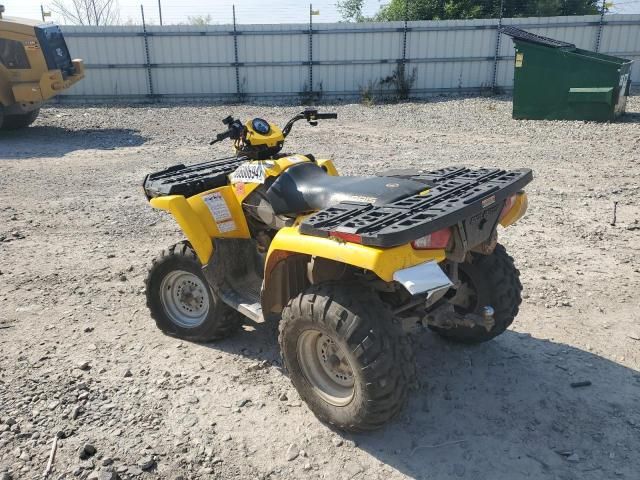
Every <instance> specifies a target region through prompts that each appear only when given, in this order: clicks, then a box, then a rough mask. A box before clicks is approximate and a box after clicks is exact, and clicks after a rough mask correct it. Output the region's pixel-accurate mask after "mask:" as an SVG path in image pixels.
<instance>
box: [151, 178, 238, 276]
mask: <svg viewBox="0 0 640 480" xmlns="http://www.w3.org/2000/svg"><path fill="white" fill-rule="evenodd" d="M149 203H151V206H152V207H153V208H157V209H158V210H164V211H166V212H169V213H170V214H171V215H173V218H175V220H176V222H177V223H178V225H179V226H180V228H181V229H182V231H183V232H184V235H185V236H186V237H187V240H189V242H190V243H191V246H192V247H193V249H194V250H195V252H196V255H197V256H198V259H199V260H200V262H201V263H202V264H203V265H206V264H207V263H208V262H209V259H210V258H211V255H212V254H213V241H212V240H213V239H214V238H249V227H248V226H247V221H246V219H245V217H244V212H243V211H242V205H241V204H240V203H239V202H238V200H237V197H236V195H235V193H234V191H233V188H232V187H230V186H225V187H220V188H215V189H213V190H208V191H206V192H203V193H200V194H198V195H194V196H193V197H189V198H185V197H184V196H182V195H168V196H165V197H156V198H152V199H151V200H150V202H149Z"/></svg>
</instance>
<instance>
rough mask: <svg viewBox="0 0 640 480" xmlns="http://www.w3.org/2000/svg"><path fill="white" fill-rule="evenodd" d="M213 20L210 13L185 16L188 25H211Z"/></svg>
mask: <svg viewBox="0 0 640 480" xmlns="http://www.w3.org/2000/svg"><path fill="white" fill-rule="evenodd" d="M212 20H213V18H211V15H209V14H207V15H196V16H194V17H187V24H189V25H198V26H200V27H201V26H203V25H211V21H212Z"/></svg>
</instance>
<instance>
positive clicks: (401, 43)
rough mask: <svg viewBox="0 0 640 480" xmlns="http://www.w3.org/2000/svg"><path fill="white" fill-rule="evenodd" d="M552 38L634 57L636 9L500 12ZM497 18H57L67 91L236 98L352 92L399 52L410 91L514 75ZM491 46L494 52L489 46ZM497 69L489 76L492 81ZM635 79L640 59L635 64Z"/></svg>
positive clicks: (638, 50)
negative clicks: (116, 21) (259, 21)
mask: <svg viewBox="0 0 640 480" xmlns="http://www.w3.org/2000/svg"><path fill="white" fill-rule="evenodd" d="M502 23H503V25H516V26H520V27H521V28H524V29H525V30H528V31H530V32H532V33H536V34H539V35H543V36H548V37H551V38H556V39H558V40H563V41H567V42H571V43H574V44H576V46H578V47H580V48H584V49H587V50H594V49H595V48H596V44H597V39H598V32H601V36H600V46H599V51H600V52H602V53H608V54H612V55H616V56H622V57H625V58H630V59H632V60H640V15H606V16H605V18H604V24H603V25H600V16H598V15H591V16H581V17H542V18H538V17H535V18H511V19H503V21H502ZM497 27H498V20H495V19H484V20H450V21H428V22H408V23H407V25H406V29H405V24H404V22H388V23H358V24H351V23H335V24H314V25H313V32H312V35H310V32H309V25H307V24H283V25H240V26H238V28H237V32H236V33H234V32H233V28H232V26H229V25H211V26H164V27H159V26H151V27H148V28H147V31H146V33H145V32H144V31H143V29H142V27H140V26H127V27H64V28H63V29H64V32H65V36H66V38H67V42H68V44H69V48H70V50H71V52H72V55H73V56H74V57H79V58H83V59H84V61H85V64H86V66H87V77H86V79H85V80H83V81H82V82H80V83H78V84H77V86H74V87H73V88H72V89H71V90H69V91H68V92H67V95H65V96H69V97H71V96H73V97H78V98H79V99H82V98H86V99H87V100H91V99H97V98H107V99H108V98H110V97H112V98H114V99H116V98H127V97H131V98H132V99H133V98H138V97H139V98H145V97H148V98H153V97H176V98H182V97H193V98H219V99H226V98H230V97H231V98H238V97H244V96H253V97H276V98H279V97H282V98H284V97H290V96H297V95H308V94H309V93H310V91H313V92H315V94H319V92H322V94H325V95H331V96H353V95H358V93H359V92H361V91H362V90H363V89H365V88H371V87H374V88H377V87H378V88H379V87H380V81H381V80H382V79H384V78H386V77H388V76H389V75H391V74H392V73H393V71H394V70H395V69H396V68H397V67H398V65H399V64H401V62H402V61H403V58H404V61H405V62H406V66H407V67H406V72H407V73H408V74H412V73H414V72H415V81H414V83H413V85H412V93H413V94H414V95H420V94H428V93H438V92H456V91H460V92H472V91H479V90H481V89H486V88H491V87H493V86H494V85H495V86H497V87H503V88H510V87H511V86H512V84H513V51H514V49H513V42H512V41H511V39H510V38H509V37H506V36H502V37H501V38H500V44H499V48H498V50H497V52H496V47H497V46H498V45H497V44H496V41H497V36H498V32H497ZM496 54H497V56H496ZM403 55H404V57H403ZM494 70H495V84H494ZM632 80H633V82H634V83H638V82H640V66H634V68H632Z"/></svg>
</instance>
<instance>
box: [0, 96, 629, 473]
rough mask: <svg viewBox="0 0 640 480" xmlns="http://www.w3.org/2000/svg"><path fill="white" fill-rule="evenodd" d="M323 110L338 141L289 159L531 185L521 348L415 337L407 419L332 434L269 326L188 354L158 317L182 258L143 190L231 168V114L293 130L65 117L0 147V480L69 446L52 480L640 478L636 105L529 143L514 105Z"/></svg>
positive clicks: (511, 237) (465, 101) (186, 115)
mask: <svg viewBox="0 0 640 480" xmlns="http://www.w3.org/2000/svg"><path fill="white" fill-rule="evenodd" d="M325 109H326V110H335V111H337V112H338V114H339V119H338V120H337V121H333V122H329V121H327V122H324V123H321V125H320V126H318V127H316V128H311V127H308V126H305V125H302V124H298V125H297V126H296V128H295V129H294V131H293V134H292V135H291V137H290V138H291V141H290V142H289V150H290V151H301V152H303V153H306V152H313V153H315V154H317V155H321V154H325V155H330V156H332V157H334V158H335V161H336V163H337V165H338V167H339V169H340V170H341V171H342V172H343V173H346V174H356V173H358V174H367V173H373V172H375V171H378V170H381V169H383V168H391V167H410V166H420V167H423V168H430V169H431V168H438V167H441V166H447V165H452V164H466V165H469V166H498V167H501V168H516V167H531V168H533V169H534V172H535V176H536V179H535V181H534V183H532V184H531V185H530V186H529V188H528V192H529V199H530V207H529V212H528V214H527V216H526V217H525V218H524V219H523V220H521V221H520V222H519V223H518V224H517V225H516V226H514V227H513V228H509V229H507V230H504V231H501V232H500V235H501V237H500V238H501V242H502V243H504V244H505V245H506V247H507V250H508V251H509V252H510V253H511V254H512V255H513V256H514V257H515V259H516V262H517V264H518V266H519V268H520V270H521V272H522V283H523V284H524V289H525V290H524V297H525V299H524V301H523V305H522V308H521V311H520V314H519V316H518V317H517V319H516V321H515V322H514V325H513V326H512V328H511V329H510V330H509V331H507V332H506V333H505V334H503V335H502V336H500V337H498V338H497V339H495V340H494V341H491V342H489V343H486V344H483V345H480V346H476V347H461V346H455V345H450V344H448V343H445V342H444V341H442V340H440V339H439V338H437V337H436V336H435V335H433V334H431V333H428V332H425V333H422V334H420V335H419V336H417V337H416V339H415V343H416V354H417V362H418V370H419V380H420V384H421V386H420V388H419V390H418V391H415V392H413V393H412V395H411V398H410V401H409V404H408V405H407V407H406V409H405V410H404V412H403V414H402V415H401V416H400V417H399V418H397V419H396V420H395V421H394V422H392V423H391V424H389V425H388V426H387V427H385V428H383V429H382V430H379V431H376V432H373V433H369V434H366V435H352V434H344V433H342V432H340V431H333V430H331V429H330V428H328V427H327V426H325V425H323V424H321V423H320V422H319V421H318V420H316V418H315V417H314V416H313V415H312V414H311V413H310V411H309V410H308V409H307V407H306V406H305V405H304V404H302V403H301V401H300V399H299V397H298V396H297V394H296V392H295V390H294V389H293V388H292V386H291V384H290V382H289V380H288V378H287V377H286V375H285V373H284V372H283V371H282V368H281V361H280V358H279V352H278V347H277V341H276V330H275V326H274V325H271V324H266V325H265V324H262V325H260V326H259V327H256V328H247V329H245V330H244V331H242V332H240V333H239V334H238V335H236V336H235V337H233V338H231V339H228V340H224V341H221V342H218V343H212V344H207V345H201V344H194V343H189V342H185V341H179V340H176V339H173V338H169V337H166V336H164V335H162V334H161V333H160V332H159V331H158V330H157V329H156V327H155V325H154V323H153V321H152V320H151V319H150V317H149V314H148V312H147V310H146V307H145V301H144V289H143V279H144V276H145V273H146V266H147V264H148V263H149V262H150V260H151V259H152V258H153V257H154V256H155V255H156V253H157V252H159V251H160V250H161V249H162V248H164V247H165V246H168V245H170V244H171V243H173V242H176V241H178V240H180V239H181V236H180V233H179V231H178V229H177V226H176V225H175V224H174V222H173V221H172V220H171V219H170V218H169V217H168V216H167V215H166V214H163V213H160V212H157V211H154V210H152V209H151V208H150V206H149V205H148V203H147V202H146V200H145V198H144V196H143V194H142V189H141V187H140V184H141V181H142V178H143V176H144V175H145V174H146V173H148V172H151V171H155V170H158V169H160V168H163V167H165V166H168V165H172V164H175V163H181V162H184V163H192V162H198V161H203V160H206V159H210V158H213V157H216V156H220V155H222V154H226V153H227V152H228V149H229V145H216V146H215V147H209V146H208V144H207V143H208V140H210V139H211V138H212V137H213V134H214V132H216V131H218V130H220V127H221V123H220V122H219V120H220V119H221V118H222V117H224V116H226V115H228V114H229V113H234V114H237V115H238V116H240V117H241V118H244V117H247V116H253V115H260V116H263V117H267V118H270V119H273V120H275V121H278V122H284V121H285V120H286V119H287V118H288V117H290V116H292V115H293V114H294V113H296V111H298V110H299V108H295V107H264V106H246V105H245V106H224V107H222V106H194V105H191V106H189V105H182V106H139V107H135V108H134V107H129V108H125V107H121V108H106V107H103V108H70V107H68V108H61V107H58V108H54V107H49V108H46V109H44V110H43V112H42V115H41V117H40V118H39V120H38V121H37V122H36V123H35V125H34V126H33V127H32V128H30V129H28V130H24V131H20V132H10V133H3V134H1V135H0V477H1V479H2V480H5V479H8V478H13V479H32V478H41V476H42V473H43V471H44V469H45V465H46V463H47V459H48V456H49V452H50V450H51V445H52V441H53V438H54V437H55V436H56V435H57V434H59V435H60V436H61V437H62V438H61V439H60V440H59V442H58V451H57V455H56V458H55V462H54V469H53V473H52V474H51V476H50V478H56V479H58V478H100V479H105V480H106V479H111V478H116V477H115V474H114V473H113V472H117V474H118V475H119V476H120V477H121V478H169V479H177V478H184V479H192V478H218V479H231V478H243V479H244V478H247V479H267V478H269V479H297V478H325V479H385V480H386V479H400V478H407V477H408V478H420V479H448V478H454V479H456V478H462V479H478V480H481V479H489V478H490V479H492V480H513V479H524V478H532V479H562V480H565V479H566V480H569V479H576V480H577V479H580V480H589V479H593V480H604V479H618V478H620V479H629V480H637V479H638V478H640V454H639V453H638V452H639V451H640V300H639V294H638V292H639V291H640V290H639V289H640V260H639V259H640V207H639V200H640V194H639V193H638V192H640V113H639V112H640V97H637V96H636V97H633V98H631V100H630V102H629V105H628V108H627V110H628V111H629V112H631V114H630V115H627V117H626V118H625V120H624V121H622V122H619V123H615V124H588V123H581V122H531V121H514V120H512V119H511V117H510V109H511V104H510V101H509V99H508V98H449V99H440V100H432V101H429V102H425V103H407V104H402V105H386V106H373V107H365V106H360V105H345V106H327V107H326V108H325ZM615 202H617V219H616V223H615V225H612V221H613V214H614V203H615ZM581 381H589V382H591V384H590V385H589V386H585V387H579V388H573V387H572V386H571V383H573V382H581ZM87 443H88V444H90V445H92V446H94V447H95V449H96V450H97V453H96V454H95V455H93V456H92V457H90V458H88V459H86V460H82V459H80V458H79V450H80V449H82V448H83V446H84V445H85V444H87ZM292 445H293V446H292ZM288 451H294V452H297V453H298V455H297V457H296V458H295V459H293V460H288V459H287V452H288ZM2 472H5V473H4V474H2Z"/></svg>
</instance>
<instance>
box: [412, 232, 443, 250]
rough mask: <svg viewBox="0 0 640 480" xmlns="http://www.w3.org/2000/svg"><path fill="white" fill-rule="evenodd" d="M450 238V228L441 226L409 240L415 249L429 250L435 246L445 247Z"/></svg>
mask: <svg viewBox="0 0 640 480" xmlns="http://www.w3.org/2000/svg"><path fill="white" fill-rule="evenodd" d="M450 239H451V229H450V228H443V229H442V230H438V231H437V232H433V233H431V234H429V235H425V236H424V237H420V238H418V239H417V240H414V241H413V242H411V246H412V247H413V248H414V249H416V250H429V249H435V248H447V246H448V245H449V240H450Z"/></svg>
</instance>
